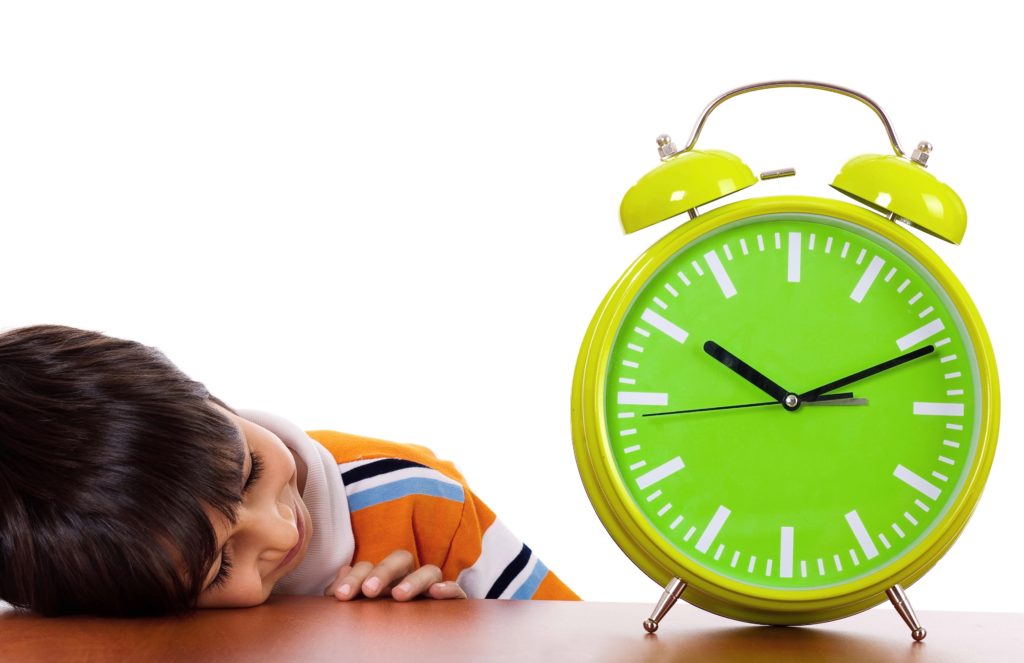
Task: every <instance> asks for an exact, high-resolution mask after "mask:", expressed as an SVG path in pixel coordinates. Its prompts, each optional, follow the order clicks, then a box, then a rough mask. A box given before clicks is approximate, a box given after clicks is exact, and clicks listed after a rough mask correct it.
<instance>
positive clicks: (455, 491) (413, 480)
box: [348, 477, 465, 512]
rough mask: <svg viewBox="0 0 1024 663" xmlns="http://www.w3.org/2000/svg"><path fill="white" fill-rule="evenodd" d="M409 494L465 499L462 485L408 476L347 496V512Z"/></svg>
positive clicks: (457, 500) (453, 499)
mask: <svg viewBox="0 0 1024 663" xmlns="http://www.w3.org/2000/svg"><path fill="white" fill-rule="evenodd" d="M409 495H430V496H432V497H440V498H443V499H446V500H452V501H453V502H463V501H465V493H463V492H462V486H456V485H453V484H450V483H448V482H446V481H438V480H437V479H425V478H423V477H410V478H408V479H400V480H399V481H395V482H394V483H386V484H384V485H383V486H376V487H374V488H367V489H366V490H363V491H360V492H358V493H356V494H355V495H349V496H348V510H349V512H356V511H359V510H360V509H365V508H367V507H370V506H376V505H378V504H383V503H384V502H390V501H391V500H397V499H401V498H403V497H407V496H409Z"/></svg>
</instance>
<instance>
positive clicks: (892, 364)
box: [798, 345, 935, 401]
mask: <svg viewBox="0 0 1024 663" xmlns="http://www.w3.org/2000/svg"><path fill="white" fill-rule="evenodd" d="M932 352H935V346H934V345H926V346H924V347H923V348H918V349H917V350H914V351H913V352H908V353H907V354H905V355H900V356H898V357H893V358H892V359H889V360H888V361H883V362H882V363H880V364H875V365H874V366H871V367H869V368H865V369H864V370H862V371H857V372H856V373H852V374H850V375H847V376H846V377H844V378H839V379H838V380H835V381H833V382H829V383H828V384H825V385H822V386H820V387H817V388H815V389H811V390H810V391H807V392H804V393H802V394H800V396H798V398H799V399H800V400H801V401H803V400H807V399H817V398H818V397H820V396H821V395H822V394H825V393H827V392H829V391H832V390H833V389H838V388H839V387H845V386H846V385H848V384H853V383H854V382H857V381H858V380H863V379H864V378H867V377H871V376H872V375H877V374H878V373H881V372H882V371H887V370H889V369H890V368H896V367H897V366H900V365H901V364H905V363H907V362H908V361H913V360H915V359H917V358H918V357H923V356H925V355H928V354H931V353H932Z"/></svg>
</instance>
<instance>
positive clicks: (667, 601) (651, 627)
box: [644, 578, 686, 633]
mask: <svg viewBox="0 0 1024 663" xmlns="http://www.w3.org/2000/svg"><path fill="white" fill-rule="evenodd" d="M684 589H686V583H685V582H683V581H682V580H680V579H679V578H672V580H670V581H669V583H668V584H667V585H665V591H664V592H662V594H661V598H660V599H659V600H658V604H657V605H656V606H654V612H652V613H651V616H650V617H648V618H647V619H645V620H644V630H645V631H647V632H648V633H654V632H655V631H657V630H658V624H660V623H661V620H662V619H664V618H665V615H666V614H668V611H669V610H671V609H672V606H674V605H675V604H676V601H678V600H679V595H680V594H682V593H683V590H684Z"/></svg>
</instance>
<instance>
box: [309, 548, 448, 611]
mask: <svg viewBox="0 0 1024 663" xmlns="http://www.w3.org/2000/svg"><path fill="white" fill-rule="evenodd" d="M388 588H391V597H392V598H393V599H395V600H396V601H409V600H412V599H414V598H416V597H417V596H421V595H424V594H425V595H426V596H428V597H430V598H432V599H464V598H466V593H465V592H464V591H462V588H461V587H459V585H458V583H455V582H451V581H449V582H442V576H441V569H439V568H437V567H436V566H434V565H433V564H427V565H426V566H421V567H420V568H418V569H414V568H413V559H412V553H410V552H409V551H408V550H396V551H395V552H393V553H391V554H390V555H388V556H387V557H385V558H384V559H383V560H382V561H381V563H380V564H378V565H377V566H374V565H373V564H371V563H370V562H356V564H355V566H343V567H341V568H340V569H339V570H338V574H337V575H336V576H335V577H334V582H332V583H331V584H330V585H329V586H328V587H327V589H326V590H325V591H324V595H325V596H334V597H335V598H337V599H338V600H339V601H349V600H351V599H354V598H356V597H358V596H359V595H360V594H362V595H363V596H365V597H367V598H371V599H372V598H377V597H378V596H380V595H381V594H382V593H383V592H384V591H385V590H386V589H388Z"/></svg>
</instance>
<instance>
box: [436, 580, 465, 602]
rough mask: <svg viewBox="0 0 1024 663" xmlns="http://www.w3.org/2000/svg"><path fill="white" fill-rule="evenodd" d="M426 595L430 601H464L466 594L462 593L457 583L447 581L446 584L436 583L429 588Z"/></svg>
mask: <svg viewBox="0 0 1024 663" xmlns="http://www.w3.org/2000/svg"><path fill="white" fill-rule="evenodd" d="M427 595H428V596H429V597H430V598H432V599H441V600H444V599H464V598H466V592H464V591H462V587H460V586H459V583H457V582H455V581H453V580H449V581H448V582H437V583H434V584H433V585H431V586H430V589H428V590H427Z"/></svg>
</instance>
